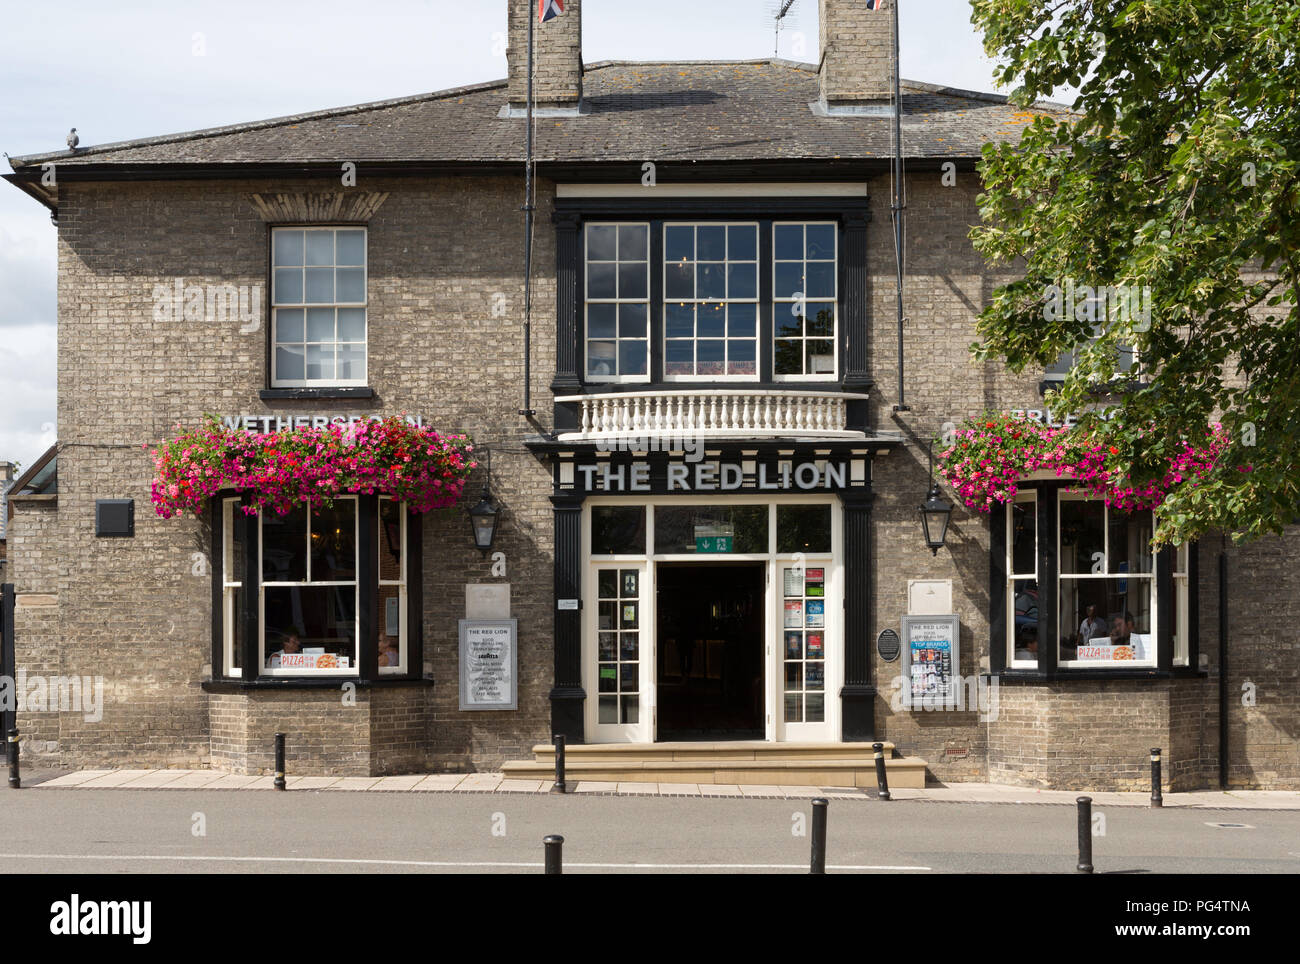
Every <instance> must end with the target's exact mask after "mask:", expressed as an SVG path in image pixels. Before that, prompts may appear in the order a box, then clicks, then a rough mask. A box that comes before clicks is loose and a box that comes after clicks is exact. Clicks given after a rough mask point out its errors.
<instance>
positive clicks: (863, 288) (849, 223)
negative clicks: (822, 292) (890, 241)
mask: <svg viewBox="0 0 1300 964" xmlns="http://www.w3.org/2000/svg"><path fill="white" fill-rule="evenodd" d="M867 220H868V217H867V213H866V212H865V211H861V212H858V211H855V212H851V213H848V214H845V215H844V220H843V230H842V233H841V240H842V250H841V252H840V277H841V287H840V305H841V307H842V309H843V315H842V318H841V324H842V326H843V331H842V334H841V336H840V350H841V352H842V354H841V357H842V358H843V359H844V380H843V385H844V390H845V391H852V392H859V391H863V390H865V389H867V388H870V387H871V375H870V373H869V372H868V370H867V365H868V361H867V327H868V325H867V314H868V311H867Z"/></svg>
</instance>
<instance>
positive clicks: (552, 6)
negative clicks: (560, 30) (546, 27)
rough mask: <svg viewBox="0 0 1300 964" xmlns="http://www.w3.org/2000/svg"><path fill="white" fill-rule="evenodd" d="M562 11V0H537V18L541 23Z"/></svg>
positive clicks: (552, 18) (553, 17)
mask: <svg viewBox="0 0 1300 964" xmlns="http://www.w3.org/2000/svg"><path fill="white" fill-rule="evenodd" d="M562 13H564V0H537V19H538V21H539V22H541V23H546V21H548V20H554V19H555V18H556V17H558V16H559V15H560V14H562Z"/></svg>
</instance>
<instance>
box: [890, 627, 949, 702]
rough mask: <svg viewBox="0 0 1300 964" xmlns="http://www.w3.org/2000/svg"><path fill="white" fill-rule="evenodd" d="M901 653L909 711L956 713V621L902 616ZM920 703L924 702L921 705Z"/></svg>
mask: <svg viewBox="0 0 1300 964" xmlns="http://www.w3.org/2000/svg"><path fill="white" fill-rule="evenodd" d="M903 639H904V650H903V651H904V653H906V654H907V660H908V664H909V671H908V674H907V675H908V677H909V678H910V680H911V697H912V699H913V700H915V701H918V702H915V703H913V704H912V706H911V709H914V710H917V709H930V710H932V709H935V708H946V709H956V708H957V706H956V697H957V687H959V686H960V685H961V684H960V681H959V680H958V678H957V676H956V674H957V668H958V666H959V663H960V660H959V658H958V641H959V639H960V630H959V624H958V618H957V617H956V616H955V615H952V616H904V617H903ZM920 701H923V702H920Z"/></svg>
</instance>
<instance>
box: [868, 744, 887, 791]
mask: <svg viewBox="0 0 1300 964" xmlns="http://www.w3.org/2000/svg"><path fill="white" fill-rule="evenodd" d="M871 749H873V750H875V751H876V787H877V789H879V790H880V799H881V800H888V799H889V777H888V776H886V775H885V744H883V743H873V744H871Z"/></svg>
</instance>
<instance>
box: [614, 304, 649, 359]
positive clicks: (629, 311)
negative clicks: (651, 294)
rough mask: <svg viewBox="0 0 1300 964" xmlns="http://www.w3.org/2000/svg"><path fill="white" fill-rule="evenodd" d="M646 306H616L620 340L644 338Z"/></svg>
mask: <svg viewBox="0 0 1300 964" xmlns="http://www.w3.org/2000/svg"><path fill="white" fill-rule="evenodd" d="M648 311H649V309H648V307H647V306H646V305H643V304H642V305H619V306H618V335H619V337H620V338H644V337H645V336H646V318H647V314H648ZM625 374H626V373H625Z"/></svg>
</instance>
